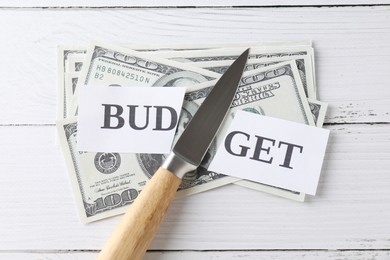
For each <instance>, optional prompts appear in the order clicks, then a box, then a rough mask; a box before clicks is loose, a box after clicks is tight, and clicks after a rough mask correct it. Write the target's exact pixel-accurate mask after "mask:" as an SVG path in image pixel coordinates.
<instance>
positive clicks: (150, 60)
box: [72, 44, 220, 114]
mask: <svg viewBox="0 0 390 260" xmlns="http://www.w3.org/2000/svg"><path fill="white" fill-rule="evenodd" d="M219 77H220V75H219V74H218V73H214V72H212V71H208V70H205V69H201V68H196V67H192V66H190V65H187V64H182V63H178V62H175V61H170V60H166V59H161V58H156V57H154V56H152V55H148V54H145V53H142V52H138V51H134V50H130V49H126V48H121V47H116V46H110V45H105V44H98V45H96V44H92V45H91V46H90V48H89V49H88V51H87V56H86V58H85V60H84V63H83V69H82V71H81V75H80V78H79V80H78V83H77V85H78V86H77V88H76V94H75V96H74V97H73V101H72V104H73V105H72V108H73V114H77V104H78V90H77V89H78V88H79V87H80V86H84V85H100V86H138V87H152V86H166V87H185V86H188V85H193V84H197V83H201V82H205V81H209V80H213V79H216V78H219Z"/></svg>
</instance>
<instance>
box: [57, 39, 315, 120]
mask: <svg viewBox="0 0 390 260" xmlns="http://www.w3.org/2000/svg"><path fill="white" fill-rule="evenodd" d="M247 46H251V47H252V48H271V49H272V48H275V47H278V48H282V47H284V48H286V47H288V48H291V47H292V46H295V47H297V46H305V47H310V46H311V41H275V42H245V43H215V44H210V43H207V44H165V45H164V44H158V45H157V44H142V45H139V44H125V45H123V47H125V48H128V49H133V50H137V51H143V52H156V53H158V52H163V51H175V52H181V51H191V50H207V49H221V48H229V47H230V48H233V47H235V48H237V47H247ZM87 49H88V46H87V45H83V46H81V45H78V46H68V45H65V46H59V47H58V99H59V100H58V103H57V104H58V109H57V111H58V112H57V119H61V118H66V117H67V114H68V112H67V111H71V110H72V109H70V107H71V106H72V104H71V103H68V100H70V98H69V97H67V94H68V95H71V94H70V93H69V92H68V93H67V92H66V89H65V80H66V79H65V77H66V76H65V73H67V72H69V73H71V72H78V71H81V68H82V65H83V62H84V59H85V57H86V53H87ZM309 78H311V77H309ZM313 78H314V77H313ZM71 96H73V95H71Z"/></svg>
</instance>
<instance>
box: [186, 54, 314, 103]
mask: <svg viewBox="0 0 390 260" xmlns="http://www.w3.org/2000/svg"><path fill="white" fill-rule="evenodd" d="M288 60H294V61H295V62H296V64H297V68H298V71H299V75H300V76H301V80H302V84H303V88H304V90H305V94H306V97H309V98H313V99H314V98H315V85H314V80H313V71H312V63H311V58H310V57H309V56H308V55H303V56H293V57H290V56H284V57H277V58H261V59H250V60H248V62H247V64H246V66H245V71H248V70H253V69H258V68H262V67H266V66H269V65H274V64H277V63H279V62H283V61H288ZM233 62H234V60H221V61H206V62H194V63H191V65H192V66H196V67H199V68H203V69H207V70H211V71H214V72H216V73H220V74H223V73H225V72H226V70H227V69H228V68H229V66H230V65H231V64H232V63H233Z"/></svg>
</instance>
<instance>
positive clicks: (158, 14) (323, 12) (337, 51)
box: [0, 7, 390, 124]
mask: <svg viewBox="0 0 390 260" xmlns="http://www.w3.org/2000/svg"><path fill="white" fill-rule="evenodd" d="M80 17H83V22H80V20H79V19H80ZM0 23H2V24H12V26H7V27H3V28H2V37H3V39H7V40H6V41H1V42H0V48H1V49H2V50H6V52H7V53H10V54H9V55H4V56H3V57H2V61H1V63H0V71H2V72H5V73H4V74H5V75H7V77H0V85H1V86H2V87H1V88H0V95H1V97H2V98H1V99H0V107H1V108H2V109H1V110H0V124H53V123H54V120H55V115H56V95H57V90H56V86H57V80H56V75H57V74H56V66H57V65H56V64H57V63H56V59H57V57H56V47H57V45H59V44H88V43H89V42H90V41H91V40H96V41H104V42H110V43H139V44H142V43H150V42H153V43H159V42H161V43H169V42H174V43H207V42H213V43H218V42H219V43H223V42H237V41H240V42H245V41H252V42H253V41H267V40H268V41H271V40H289V39H299V40H302V39H311V40H313V43H314V46H315V50H316V69H317V83H318V90H319V98H320V99H321V100H323V101H325V102H329V103H330V106H329V112H328V117H327V122H328V123H344V122H390V114H389V106H388V104H389V103H390V92H389V91H388V89H389V87H388V82H387V77H386V76H385V75H386V74H387V73H388V68H389V67H390V58H389V57H390V45H389V44H387V42H388V40H389V34H390V8H389V7H372V8H361V7H353V8H351V7H345V8H271V9H269V8H266V9H262V8H233V9H226V8H222V9H218V8H210V9H181V10H177V9H151V10H143V9H134V10H62V9H60V10H40V11H37V12H36V11H32V10H19V9H17V10H8V9H7V10H1V9H0ZM21 39H22V40H21ZM21 61H23V62H21Z"/></svg>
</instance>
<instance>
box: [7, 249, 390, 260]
mask: <svg viewBox="0 0 390 260" xmlns="http://www.w3.org/2000/svg"><path fill="white" fill-rule="evenodd" d="M96 257H97V253H95V252H86V253H82V252H58V253H55V252H53V253H44V252H42V253H41V252H26V253H23V252H21V253H19V252H17V253H0V258H1V259H13V260H25V259H31V260H38V259H51V260H64V259H68V260H89V259H90V260H95V259H96ZM389 258H390V252H389V251H386V250H375V251H298V252H297V251H276V252H275V251H274V252H272V251H271V252H270V251H228V252H221V251H216V252H185V251H179V252H169V251H168V252H148V253H146V256H145V258H144V260H157V259H158V260H183V259H186V260H199V259H202V260H214V259H224V260H237V259H239V260H258V259H262V260H267V259H269V260H271V259H272V260H290V259H297V260H312V259H316V260H340V259H360V260H388V259H389Z"/></svg>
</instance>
